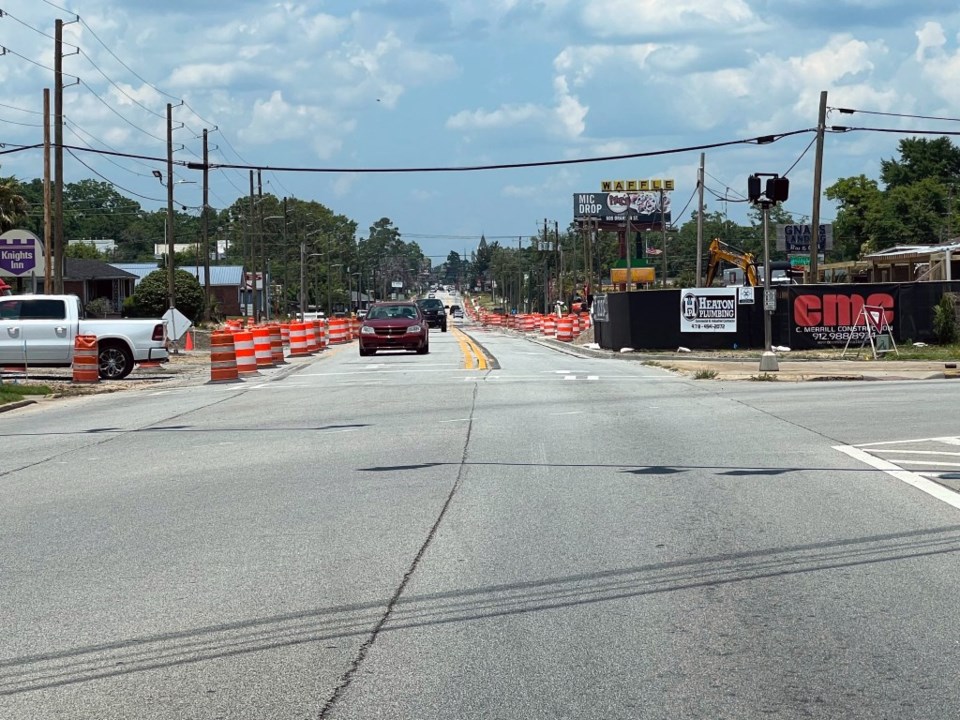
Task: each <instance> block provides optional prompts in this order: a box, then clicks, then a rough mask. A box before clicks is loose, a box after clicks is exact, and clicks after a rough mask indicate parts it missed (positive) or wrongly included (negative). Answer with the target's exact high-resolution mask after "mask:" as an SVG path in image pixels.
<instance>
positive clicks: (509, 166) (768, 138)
mask: <svg viewBox="0 0 960 720" xmlns="http://www.w3.org/2000/svg"><path fill="white" fill-rule="evenodd" d="M809 132H816V131H815V129H813V128H807V129H805V130H791V131H789V132H784V133H778V134H776V135H764V136H761V137H756V138H748V139H744V140H726V141H723V142H716V143H708V144H705V145H691V146H688V147H679V148H671V149H668V150H650V151H647V152H639V153H627V154H624V155H607V156H603V157H592V158H574V159H568V160H542V161H536V162H523V163H499V164H492V165H452V166H442V167H398V168H323V167H320V168H308V167H271V166H269V165H261V166H257V165H236V164H230V163H217V164H214V163H211V164H210V165H209V166H208V167H209V168H210V169H214V168H216V169H223V168H233V169H237V170H263V171H274V172H308V173H354V174H385V173H437V172H477V171H481V170H517V169H521V168H535V167H556V166H558V165H583V164H587V163H598V162H612V161H615V160H633V159H636V158H643V157H657V156H662V155H676V154H679V153H686V152H695V151H697V150H710V149H714V148H721V147H729V146H731V145H766V144H769V143H772V142H776V141H777V140H782V139H783V138H786V137H790V136H792V135H800V134H803V133H809ZM190 167H191V169H195V170H202V169H203V166H202V165H200V166H198V167H194V164H193V163H191V164H190Z"/></svg>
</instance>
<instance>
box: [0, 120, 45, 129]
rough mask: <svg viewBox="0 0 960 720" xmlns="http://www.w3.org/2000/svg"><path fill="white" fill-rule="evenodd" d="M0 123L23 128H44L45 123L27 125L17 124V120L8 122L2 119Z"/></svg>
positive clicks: (23, 123)
mask: <svg viewBox="0 0 960 720" xmlns="http://www.w3.org/2000/svg"><path fill="white" fill-rule="evenodd" d="M0 123H7V124H8V125H21V126H23V127H34V128H38V127H43V123H25V122H17V121H16V120H7V119H6V118H0Z"/></svg>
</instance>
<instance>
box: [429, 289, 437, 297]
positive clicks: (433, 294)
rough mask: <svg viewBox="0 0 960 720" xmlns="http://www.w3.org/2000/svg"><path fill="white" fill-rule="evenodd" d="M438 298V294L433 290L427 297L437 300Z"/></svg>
mask: <svg viewBox="0 0 960 720" xmlns="http://www.w3.org/2000/svg"><path fill="white" fill-rule="evenodd" d="M436 296H437V294H436V293H435V292H433V290H431V291H430V292H429V293H427V297H428V298H435V297H436Z"/></svg>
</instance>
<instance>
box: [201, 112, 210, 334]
mask: <svg viewBox="0 0 960 720" xmlns="http://www.w3.org/2000/svg"><path fill="white" fill-rule="evenodd" d="M209 209H210V165H209V155H208V150H207V129H206V128H204V129H203V210H202V212H203V319H204V320H205V321H206V322H210V221H209V217H208V211H209Z"/></svg>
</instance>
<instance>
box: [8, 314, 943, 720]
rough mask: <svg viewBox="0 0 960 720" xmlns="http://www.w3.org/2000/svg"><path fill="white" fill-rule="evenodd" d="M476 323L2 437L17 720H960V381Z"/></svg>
mask: <svg viewBox="0 0 960 720" xmlns="http://www.w3.org/2000/svg"><path fill="white" fill-rule="evenodd" d="M453 327H454V325H453V324H452V325H451V328H453ZM458 327H460V325H459V324H458ZM462 327H464V329H466V331H467V333H469V334H470V335H472V336H473V337H474V338H475V339H476V340H477V341H478V342H479V343H480V344H482V345H483V346H484V347H485V348H486V350H487V351H488V353H489V354H490V355H491V356H493V357H494V358H495V359H496V361H497V364H498V365H499V367H497V364H493V365H491V367H489V368H486V369H480V368H479V367H478V363H476V362H472V363H471V362H470V354H469V352H468V347H469V346H468V345H467V343H466V342H465V340H464V339H463V337H462V336H460V335H459V331H458V330H453V329H451V332H448V333H445V334H444V333H439V332H437V331H432V332H431V352H430V354H429V355H427V356H416V355H412V354H411V355H406V354H378V355H377V356H375V357H372V358H360V357H359V356H358V353H357V349H356V344H352V345H347V346H340V347H338V348H336V349H333V350H332V351H327V352H326V353H325V354H324V355H323V356H321V357H318V358H314V359H309V360H305V361H304V360H298V361H297V362H296V363H294V364H292V365H291V366H289V367H286V368H283V369H279V370H275V371H268V372H266V373H265V374H264V376H263V377H261V378H258V379H256V380H248V381H245V382H243V383H241V384H217V385H210V384H198V385H197V386H194V387H181V388H171V389H169V390H156V389H153V390H143V391H132V392H125V393H117V394H107V395H97V396H91V397H85V398H77V399H67V400H63V401H60V402H57V403H52V404H43V405H39V406H33V407H30V408H25V409H21V410H17V411H14V412H9V413H4V414H0V443H2V444H0V447H2V453H0V494H2V498H3V502H2V503H0V718H3V719H4V720H6V719H8V718H9V719H11V720H14V719H15V720H34V719H37V720H40V719H43V720H49V719H51V718H69V719H70V720H87V719H90V720H94V719H95V720H108V719H111V718H144V719H154V718H164V719H168V718H169V719H173V718H177V719H180V718H189V719H197V720H208V719H211V720H212V719H214V718H230V719H232V718H275V719H286V718H293V719H307V718H314V719H316V718H365V719H369V718H412V719H424V718H498V719H500V718H503V719H510V720H512V719H514V718H516V719H520V718H523V719H527V718H578V719H582V718H602V719H604V720H609V719H613V718H710V719H711V720H716V719H719V718H809V717H815V718H844V719H850V718H871V719H875V718H931V719H937V720H942V719H944V718H951V717H958V716H960V689H958V687H957V682H956V676H957V668H958V667H960V630H958V629H957V628H958V619H960V610H958V608H960V602H958V591H957V588H958V587H960V564H958V554H957V553H958V551H960V509H958V504H960V503H958V502H957V497H958V496H957V495H956V494H955V492H954V490H952V489H950V482H951V481H952V480H953V479H954V478H956V477H957V476H958V475H957V472H956V470H957V469H958V466H960V461H958V457H960V454H958V453H960V425H958V421H957V411H956V408H957V407H958V402H960V385H958V384H956V383H954V382H951V381H943V380H942V381H929V382H926V381H924V382H887V383H815V384H799V385H796V384H790V385H786V384H777V383H762V382H752V383H751V382H744V383H717V382H713V381H695V380H690V379H683V378H679V377H677V376H675V375H672V374H670V373H669V372H667V371H664V370H662V369H659V368H651V367H645V366H642V365H638V364H636V363H628V362H622V361H619V360H605V359H583V358H579V357H575V356H573V355H568V354H564V353H561V352H557V351H555V350H552V349H550V348H545V347H543V346H541V345H538V344H536V343H533V342H530V341H529V340H526V339H523V338H519V337H512V336H508V335H506V334H503V333H500V332H497V331H482V330H481V329H479V328H475V327H468V326H462ZM465 348H467V349H465ZM465 366H466V367H465ZM905 451H913V452H905Z"/></svg>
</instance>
